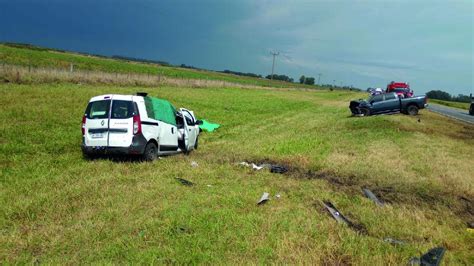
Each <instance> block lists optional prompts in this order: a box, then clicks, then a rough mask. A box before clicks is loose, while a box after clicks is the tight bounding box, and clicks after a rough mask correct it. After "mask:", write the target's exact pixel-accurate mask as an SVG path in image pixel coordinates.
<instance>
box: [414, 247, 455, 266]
mask: <svg viewBox="0 0 474 266" xmlns="http://www.w3.org/2000/svg"><path fill="white" fill-rule="evenodd" d="M445 252H446V249H445V248H443V247H436V248H433V249H430V250H429V251H428V252H426V253H425V254H423V256H421V257H420V258H417V257H415V258H412V259H410V261H409V263H410V265H422V266H438V265H440V263H441V260H442V259H443V256H444V253H445Z"/></svg>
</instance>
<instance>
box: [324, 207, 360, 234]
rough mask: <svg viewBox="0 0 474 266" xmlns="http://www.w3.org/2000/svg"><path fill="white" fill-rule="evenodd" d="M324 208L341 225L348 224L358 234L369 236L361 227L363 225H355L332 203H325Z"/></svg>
mask: <svg viewBox="0 0 474 266" xmlns="http://www.w3.org/2000/svg"><path fill="white" fill-rule="evenodd" d="M323 206H324V207H325V208H326V210H327V211H328V212H329V214H331V216H332V217H333V218H334V219H335V220H336V221H337V222H338V223H341V224H347V225H348V226H349V227H351V228H352V229H354V230H355V231H356V232H359V233H362V234H367V229H366V228H365V227H364V226H363V225H361V224H355V223H353V222H352V221H350V220H349V219H347V218H346V217H344V215H342V214H341V213H340V212H339V210H338V209H337V208H336V207H335V206H334V205H333V204H332V203H331V202H330V201H327V200H325V201H323Z"/></svg>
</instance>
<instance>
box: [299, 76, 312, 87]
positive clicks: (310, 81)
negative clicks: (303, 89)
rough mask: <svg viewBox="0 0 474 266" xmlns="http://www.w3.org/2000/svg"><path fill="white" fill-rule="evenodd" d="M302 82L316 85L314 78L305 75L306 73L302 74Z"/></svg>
mask: <svg viewBox="0 0 474 266" xmlns="http://www.w3.org/2000/svg"><path fill="white" fill-rule="evenodd" d="M300 84H306V85H314V78H313V77H305V76H304V75H302V76H301V77H300Z"/></svg>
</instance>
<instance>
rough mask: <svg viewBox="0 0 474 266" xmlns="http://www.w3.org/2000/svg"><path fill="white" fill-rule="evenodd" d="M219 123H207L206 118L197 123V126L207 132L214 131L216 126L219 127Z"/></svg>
mask: <svg viewBox="0 0 474 266" xmlns="http://www.w3.org/2000/svg"><path fill="white" fill-rule="evenodd" d="M220 126H221V125H219V124H213V123H209V122H208V121H207V120H204V119H203V120H202V125H199V128H201V129H202V130H205V131H208V132H212V131H214V129H216V128H219V127H220Z"/></svg>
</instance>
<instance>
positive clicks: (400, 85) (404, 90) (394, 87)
mask: <svg viewBox="0 0 474 266" xmlns="http://www.w3.org/2000/svg"><path fill="white" fill-rule="evenodd" d="M385 92H386V93H390V92H395V93H396V94H397V95H398V96H403V97H405V98H408V97H412V96H413V91H412V90H410V84H408V83H405V82H395V81H392V82H390V83H389V84H388V85H387V90H386V91H385Z"/></svg>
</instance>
